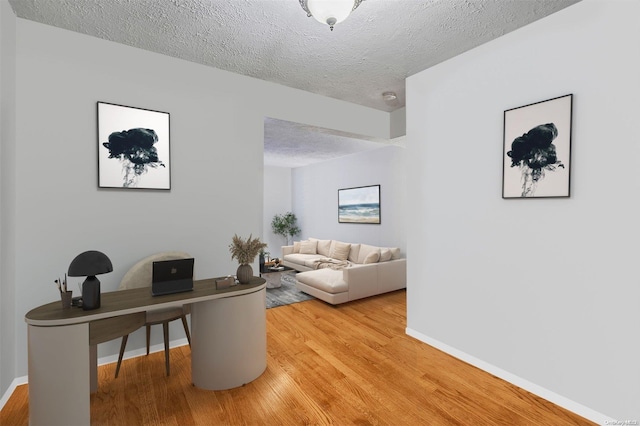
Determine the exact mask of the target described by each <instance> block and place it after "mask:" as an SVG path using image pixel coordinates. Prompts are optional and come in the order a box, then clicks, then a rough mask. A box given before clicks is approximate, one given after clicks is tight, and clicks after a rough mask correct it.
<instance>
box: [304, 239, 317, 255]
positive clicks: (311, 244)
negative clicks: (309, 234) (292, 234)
mask: <svg viewBox="0 0 640 426" xmlns="http://www.w3.org/2000/svg"><path fill="white" fill-rule="evenodd" d="M317 248H318V241H302V242H300V254H317V253H318V252H317Z"/></svg>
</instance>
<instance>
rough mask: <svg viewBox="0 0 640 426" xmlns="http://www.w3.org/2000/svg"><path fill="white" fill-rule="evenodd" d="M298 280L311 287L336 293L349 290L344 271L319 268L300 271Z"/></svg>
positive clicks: (297, 275) (297, 276)
mask: <svg viewBox="0 0 640 426" xmlns="http://www.w3.org/2000/svg"><path fill="white" fill-rule="evenodd" d="M296 280H298V281H300V282H301V283H303V284H306V285H308V286H310V287H314V288H317V289H318V290H322V291H324V292H327V293H331V294H335V293H342V292H345V291H347V290H348V289H349V288H348V286H347V283H346V282H345V281H344V280H343V279H342V271H336V270H333V269H318V270H317V271H307V272H300V273H298V274H296Z"/></svg>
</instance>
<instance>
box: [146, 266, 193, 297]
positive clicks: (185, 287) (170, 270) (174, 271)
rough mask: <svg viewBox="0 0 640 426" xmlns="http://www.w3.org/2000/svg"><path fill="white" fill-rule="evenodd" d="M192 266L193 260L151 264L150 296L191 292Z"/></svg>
mask: <svg viewBox="0 0 640 426" xmlns="http://www.w3.org/2000/svg"><path fill="white" fill-rule="evenodd" d="M193 264H194V259H193V258H189V259H172V260H162V261H158V262H153V275H152V281H151V294H153V295H154V296H159V295H162V294H173V293H180V292H183V291H190V290H193Z"/></svg>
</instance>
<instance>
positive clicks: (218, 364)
mask: <svg viewBox="0 0 640 426" xmlns="http://www.w3.org/2000/svg"><path fill="white" fill-rule="evenodd" d="M265 298H266V291H265V289H264V288H262V289H261V290H258V291H256V292H253V293H250V294H244V295H240V296H234V297H227V298H222V299H214V300H209V301H205V302H199V303H194V304H193V305H192V306H191V379H192V381H193V384H194V385H195V386H197V387H199V388H202V389H208V390H224V389H231V388H236V387H239V386H242V385H244V384H246V383H249V382H251V381H252V380H255V379H256V378H258V377H259V376H260V375H261V374H262V373H263V372H264V370H265V369H266V368H267V320H266V310H265V304H266V302H265Z"/></svg>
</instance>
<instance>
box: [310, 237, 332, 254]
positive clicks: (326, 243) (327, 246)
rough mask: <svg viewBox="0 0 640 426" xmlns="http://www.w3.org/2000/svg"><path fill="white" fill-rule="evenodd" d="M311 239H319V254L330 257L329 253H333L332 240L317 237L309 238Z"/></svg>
mask: <svg viewBox="0 0 640 426" xmlns="http://www.w3.org/2000/svg"><path fill="white" fill-rule="evenodd" d="M309 241H317V242H318V247H317V249H316V250H317V251H318V254H321V255H323V256H327V257H329V253H331V240H319V239H317V238H309Z"/></svg>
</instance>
